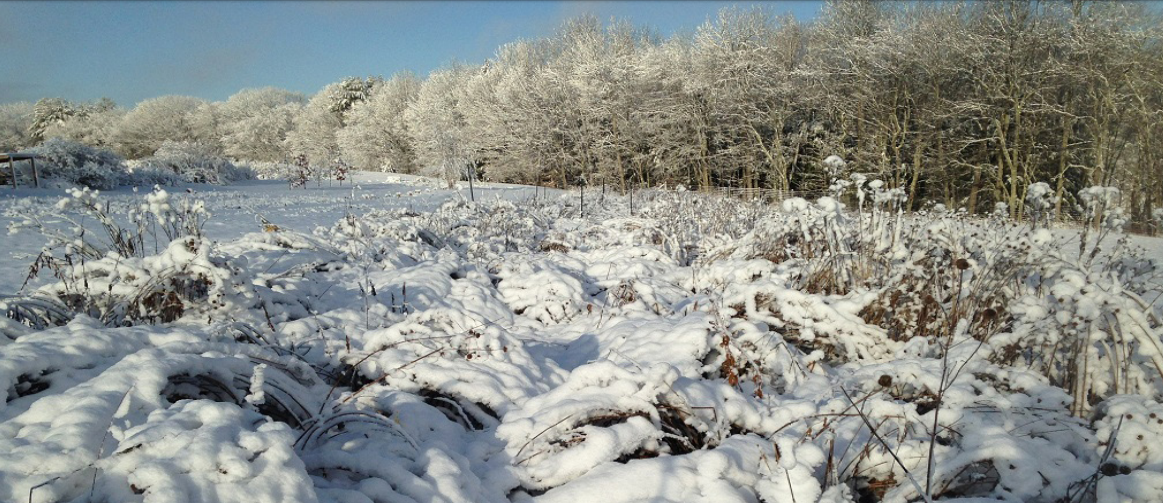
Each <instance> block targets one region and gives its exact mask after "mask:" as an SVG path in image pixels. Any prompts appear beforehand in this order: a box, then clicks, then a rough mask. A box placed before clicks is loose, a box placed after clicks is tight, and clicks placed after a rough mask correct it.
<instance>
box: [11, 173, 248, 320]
mask: <svg viewBox="0 0 1163 503" xmlns="http://www.w3.org/2000/svg"><path fill="white" fill-rule="evenodd" d="M57 208H58V209H59V210H60V211H61V214H62V215H63V216H64V218H65V220H66V221H68V222H70V223H72V225H73V228H72V229H70V230H68V231H61V230H55V229H53V228H51V227H49V226H46V225H45V224H44V223H43V222H41V221H40V220H37V219H32V220H30V221H29V222H26V223H25V225H26V226H27V227H28V228H33V229H39V230H41V231H42V232H45V233H47V234H48V235H49V236H50V241H49V243H48V245H46V247H45V249H44V251H42V252H41V254H40V255H39V256H38V257H37V259H36V262H34V263H33V265H32V269H31V272H30V278H31V277H33V276H36V275H37V274H38V273H39V272H40V271H42V270H48V271H51V273H52V275H53V276H54V277H55V278H56V279H57V280H59V282H58V283H54V284H49V285H45V286H43V287H41V288H39V289H37V291H36V292H35V293H34V294H33V296H34V297H36V296H40V297H48V298H51V299H56V300H57V301H59V303H60V304H61V305H63V306H64V307H66V308H67V309H68V310H70V311H71V312H72V313H84V314H87V315H89V316H91V317H93V318H96V319H99V320H101V321H103V322H105V323H107V324H111V325H121V324H128V323H135V322H147V323H156V322H169V321H173V320H175V319H177V318H179V317H181V316H183V315H187V314H191V313H194V312H197V313H199V314H205V313H208V312H210V311H213V310H215V309H216V308H219V307H226V306H227V303H230V302H233V303H235V304H236V307H237V306H238V305H245V306H250V305H253V303H254V299H253V295H254V294H253V288H252V287H250V285H249V284H248V283H247V282H246V278H247V276H246V275H245V274H244V271H245V263H242V264H236V263H234V262H231V261H229V260H227V259H225V258H223V257H220V256H215V255H214V254H212V253H211V250H210V243H209V241H208V240H206V239H204V238H203V237H202V227H203V225H205V222H206V220H207V219H208V218H209V216H210V215H209V213H208V212H207V211H206V209H205V206H204V203H202V202H201V201H191V200H190V199H189V198H183V199H182V200H181V201H180V202H177V203H174V202H173V201H172V200H171V198H170V195H169V194H168V193H167V192H165V191H164V190H161V188H155V189H154V191H153V192H151V193H149V194H147V195H146V196H145V201H144V203H142V204H141V205H140V207H138V208H134V209H131V210H130V211H129V215H128V216H129V221H130V223H131V224H132V227H130V228H123V227H122V226H121V224H119V223H118V222H117V221H116V220H115V219H114V218H113V216H112V215H111V214H110V213H109V212H108V208H107V207H106V206H104V205H102V204H101V201H100V200H99V193H98V192H93V191H89V189H87V188H86V189H84V190H77V189H73V190H72V191H71V193H70V197H67V198H65V199H62V200H61V201H60V202H59V203H58V205H57ZM83 219H92V220H94V221H96V222H98V223H99V224H100V226H101V229H102V230H103V231H104V235H103V236H104V239H102V238H101V237H100V236H102V235H101V234H100V233H93V232H90V231H86V229H85V227H84V225H83V224H82V220H83ZM166 243H169V244H168V245H167V244H166ZM149 245H153V247H154V253H155V254H151V253H150V251H149V249H148V247H149ZM26 306H27V307H29V309H32V307H34V306H33V305H26ZM39 311H43V309H42V310H39ZM32 312H38V310H36V309H32ZM26 317H27V316H26ZM33 318H34V317H33ZM42 318H43V316H42Z"/></svg>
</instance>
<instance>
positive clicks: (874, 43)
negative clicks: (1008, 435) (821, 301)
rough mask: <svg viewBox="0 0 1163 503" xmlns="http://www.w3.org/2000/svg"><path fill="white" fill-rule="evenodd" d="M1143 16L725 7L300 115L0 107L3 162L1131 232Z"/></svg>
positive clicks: (1026, 4)
mask: <svg viewBox="0 0 1163 503" xmlns="http://www.w3.org/2000/svg"><path fill="white" fill-rule="evenodd" d="M1159 20H1160V17H1159V13H1158V12H1157V11H1156V10H1155V9H1154V8H1153V7H1152V6H1150V5H1147V4H1144V3H1139V2H1105V1H1094V2H1087V1H1081V0H1075V1H1071V2H1039V1H1028V0H1011V1H989V2H985V1H982V2H968V1H960V2H952V1H951V2H916V1H914V2H875V1H865V0H844V1H831V2H827V3H826V4H825V5H824V6H823V8H822V9H821V11H820V13H819V15H818V17H817V18H815V19H813V20H812V21H810V22H802V21H798V20H796V19H794V18H793V17H791V16H777V15H774V14H773V13H772V12H771V10H770V8H768V7H765V6H758V7H753V8H749V9H739V8H727V9H724V10H722V11H720V12H719V13H718V15H717V16H716V17H714V18H713V19H709V20H708V21H707V22H706V23H704V24H702V25H701V26H699V27H697V28H696V29H695V30H693V31H690V32H683V33H678V34H675V35H672V36H669V37H662V36H660V35H659V34H657V33H656V32H654V31H652V30H650V29H648V28H645V27H642V26H637V25H634V24H632V23H631V22H628V21H618V20H615V21H611V22H608V23H604V22H601V21H600V20H598V19H597V18H595V17H593V16H582V17H578V18H575V19H571V20H569V21H567V22H565V23H563V24H562V25H561V26H560V27H559V28H558V30H557V31H556V32H555V33H554V34H553V35H551V36H548V37H544V38H538V39H530V40H518V41H515V42H512V43H509V44H506V45H504V46H502V47H500V48H499V49H498V50H497V51H496V54H495V56H494V57H492V58H490V59H488V60H487V61H485V62H484V63H483V64H481V65H468V64H453V65H449V66H447V67H444V68H441V69H439V70H436V71H433V72H432V73H431V74H430V75H428V76H427V78H420V77H418V76H416V75H414V74H412V73H408V72H402V73H398V74H396V75H393V76H391V77H390V78H387V79H384V78H382V77H368V78H347V79H344V80H342V81H339V82H336V83H333V84H330V85H328V86H326V87H324V88H323V89H322V90H320V91H319V92H318V93H316V94H315V95H313V96H310V97H307V96H304V95H302V94H299V93H294V92H290V91H285V90H281V89H276V88H262V89H247V90H243V91H240V92H239V93H237V94H235V95H234V96H231V97H230V98H229V99H227V100H225V101H222V102H208V101H205V100H201V99H198V98H192V97H185V96H163V97H159V98H154V99H150V100H145V101H143V102H141V103H139V104H137V105H136V106H135V107H133V108H132V109H128V110H126V109H123V108H120V107H117V106H116V105H115V104H113V103H112V102H110V101H108V100H102V101H99V102H95V103H70V102H67V101H65V100H62V99H56V98H53V99H43V100H41V101H40V102H38V103H36V104H35V105H33V104H27V103H17V104H8V105H2V106H0V149H15V148H19V147H24V146H30V145H34V144H36V143H38V142H40V141H42V140H43V139H46V138H50V137H64V138H69V139H74V140H77V141H81V142H84V143H87V144H90V145H94V146H99V147H105V148H109V149H112V150H114V151H116V152H118V153H120V154H121V155H123V156H125V157H128V158H138V157H143V156H148V155H150V154H152V153H153V152H154V151H155V150H156V149H157V148H158V147H159V146H160V145H161V143H162V142H164V141H165V140H175V141H190V142H199V143H202V144H205V145H209V146H212V147H213V148H215V149H218V150H219V151H221V152H222V153H223V154H225V155H228V156H231V157H234V158H236V159H246V160H256V161H286V160H288V159H293V158H298V156H300V155H305V156H306V157H307V158H308V159H309V160H310V162H311V163H317V164H320V165H323V164H327V163H333V162H335V161H336V160H337V159H340V158H341V159H342V160H343V161H344V162H345V163H348V164H350V165H352V166H354V167H356V168H359V169H369V170H387V171H394V172H402V173H415V172H418V173H423V174H430V175H437V176H443V177H445V178H447V179H450V180H452V179H463V178H464V177H466V176H474V177H478V178H483V179H488V180H496V181H508V182H520V183H537V184H546V185H557V186H563V187H565V186H576V185H582V184H585V185H597V184H602V185H606V186H612V187H616V188H618V189H621V190H627V189H628V188H630V187H632V186H642V185H658V184H670V185H676V184H682V185H685V186H688V187H691V188H700V189H704V188H711V187H735V188H749V189H774V190H783V191H804V192H809V193H810V192H819V191H823V190H825V189H826V188H827V187H828V185H829V183H830V182H831V180H832V179H833V178H834V177H837V176H845V175H846V174H847V173H840V172H837V169H835V167H834V165H833V164H829V163H825V162H824V159H826V158H827V157H829V156H831V155H837V156H840V157H841V158H843V159H844V160H845V161H846V162H845V163H844V165H843V168H842V170H843V171H849V172H859V173H865V174H868V175H870V176H875V177H877V178H879V179H881V180H883V181H884V182H885V183H886V185H887V186H888V187H889V188H899V189H902V190H903V191H904V193H905V194H906V196H907V201H906V203H905V204H906V205H907V207H908V208H910V209H918V208H921V207H922V206H924V205H926V204H936V203H940V204H943V205H945V206H946V207H949V208H957V207H962V208H965V209H967V210H968V211H969V212H974V213H976V212H983V211H992V210H995V209H996V208H997V207H999V206H1001V205H1004V208H1005V209H1006V211H1009V212H1010V214H1011V215H1012V216H1017V215H1020V214H1022V212H1023V205H1024V204H1025V200H1026V190H1027V188H1028V187H1029V185H1030V184H1031V183H1034V182H1045V183H1047V184H1049V185H1050V187H1051V188H1052V190H1053V192H1054V195H1055V196H1056V197H1057V199H1056V201H1055V204H1054V214H1055V215H1058V214H1061V213H1064V212H1070V211H1072V209H1073V208H1074V207H1075V201H1074V200H1073V199H1072V198H1073V197H1074V196H1073V194H1076V193H1077V192H1078V191H1079V190H1081V189H1083V188H1086V187H1090V186H1114V187H1118V188H1119V189H1120V192H1121V194H1122V197H1123V201H1122V204H1123V206H1124V207H1125V208H1126V210H1127V211H1128V213H1129V216H1130V218H1131V220H1132V221H1133V222H1138V223H1140V224H1145V223H1147V222H1149V221H1150V219H1151V212H1152V209H1153V208H1155V207H1156V206H1160V205H1163V157H1161V156H1163V46H1161V39H1160V23H1159Z"/></svg>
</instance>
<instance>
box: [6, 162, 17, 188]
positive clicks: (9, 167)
mask: <svg viewBox="0 0 1163 503" xmlns="http://www.w3.org/2000/svg"><path fill="white" fill-rule="evenodd" d="M8 170H9V171H11V172H12V190H16V164H14V163H13V162H12V158H11V157H9V158H8Z"/></svg>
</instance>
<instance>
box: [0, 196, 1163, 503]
mask: <svg viewBox="0 0 1163 503" xmlns="http://www.w3.org/2000/svg"><path fill="white" fill-rule="evenodd" d="M187 187H188V188H189V189H190V191H187V190H186V188H187ZM836 188H837V191H836V192H835V193H834V194H832V195H830V196H828V197H823V198H820V199H817V200H816V201H814V202H813V201H806V200H803V199H789V200H786V201H783V203H782V204H781V205H778V206H765V205H763V204H760V203H756V202H741V201H735V200H730V199H724V198H718V197H715V196H708V195H703V194H698V193H694V192H691V191H674V192H667V191H643V192H640V193H638V194H636V195H635V197H636V200H635V209H636V210H635V213H634V214H633V215H630V213H629V211H628V201H627V200H626V199H623V198H622V197H620V196H617V195H614V194H613V193H612V191H611V193H610V194H607V195H605V196H603V195H601V194H600V193H595V192H593V191H591V194H589V195H587V196H588V197H587V201H586V203H587V205H586V214H585V216H584V217H583V216H582V215H581V212H580V208H579V207H578V203H579V202H580V201H579V197H578V194H576V193H569V192H560V191H549V192H548V193H546V192H545V191H542V190H539V189H533V188H530V187H520V186H507V185H500V184H480V185H476V186H474V191H475V199H476V201H475V202H474V201H471V200H469V196H468V190H467V187H459V186H458V187H455V188H453V189H447V188H445V185H444V183H443V182H438V181H432V180H427V179H423V178H416V177H409V176H402V175H386V174H372V173H355V174H354V180H353V184H352V185H348V184H344V185H343V186H326V183H324V184H320V183H319V182H316V181H312V182H309V183H308V185H307V188H306V189H305V190H304V189H301V188H297V189H291V188H289V187H288V186H287V184H286V183H285V182H278V181H243V182H239V183H237V184H235V185H230V186H206V185H190V186H181V187H173V188H166V189H165V190H162V189H160V188H155V189H153V190H150V189H149V188H138V189H137V190H136V191H135V190H133V189H128V188H127V189H117V190H110V191H101V192H93V191H84V190H80V191H60V190H51V189H45V190H39V191H34V190H19V191H14V192H13V193H12V194H10V195H4V197H3V198H0V212H2V215H3V216H2V217H0V219H3V220H4V223H5V224H6V226H8V228H10V229H11V230H12V233H10V234H9V235H7V236H5V237H4V238H3V239H4V245H5V246H4V256H3V257H0V264H3V265H4V267H2V268H0V292H3V293H4V294H5V295H6V298H4V299H3V300H2V301H0V304H3V307H4V308H5V309H6V311H8V312H9V314H10V317H9V318H3V319H0V386H2V387H3V388H4V389H5V390H6V400H5V402H4V403H3V404H2V405H0V452H4V453H5V455H4V456H0V500H3V501H28V500H30V496H29V495H30V493H31V501H39V502H50V501H159V502H160V501H167V502H168V501H190V502H195V501H197V502H230V501H239V502H241V501H272V502H274V501H305V502H313V501H322V502H331V501H335V502H369V501H370V502H386V501H406V502H408V501H411V502H430V501H438V502H510V501H512V502H529V501H535V502H558V501H561V502H565V501H593V500H596V499H600V500H603V501H609V502H638V501H652V502H686V501H706V502H724V501H739V502H759V501H767V502H773V501H800V502H808V501H827V502H851V501H857V500H864V499H870V500H880V501H917V500H924V499H927V498H931V499H934V500H935V499H956V498H964V499H966V500H972V499H978V500H985V499H990V500H1003V501H1031V500H1058V499H1060V498H1065V499H1069V498H1070V496H1071V495H1074V496H1075V497H1077V496H1078V495H1080V494H1088V495H1090V496H1088V497H1091V498H1095V499H1097V500H1099V501H1158V500H1160V499H1161V498H1163V450H1160V449H1158V448H1156V447H1155V446H1154V444H1152V442H1151V439H1154V438H1157V437H1158V435H1160V434H1163V405H1160V404H1161V403H1163V340H1161V336H1163V323H1161V322H1160V319H1161V318H1163V305H1161V304H1160V301H1159V300H1158V299H1159V298H1160V296H1163V295H1161V294H1163V282H1161V276H1160V273H1159V268H1158V265H1159V262H1160V261H1161V260H1163V240H1160V239H1157V238H1147V237H1142V236H1131V237H1127V236H1126V235H1124V234H1122V233H1121V231H1120V230H1118V229H1117V227H1118V225H1117V224H1118V222H1117V221H1114V220H1111V221H1110V222H1109V223H1110V228H1109V229H1108V230H1106V231H1103V232H1096V233H1092V234H1089V235H1088V234H1086V233H1082V232H1080V230H1078V229H1069V228H1061V227H1057V228H1052V229H1047V228H1044V227H1045V226H1044V225H1038V226H1034V225H1031V224H1020V223H1011V222H1008V221H1005V220H1003V219H1000V218H999V217H990V218H987V219H977V218H971V217H968V216H966V215H964V214H958V213H952V212H947V211H941V212H936V213H932V214H923V213H918V214H914V215H904V214H902V213H901V212H900V211H899V197H898V194H896V193H895V192H893V191H891V190H887V189H885V188H884V186H883V184H882V183H879V181H878V180H867V179H866V178H864V177H853V178H852V180H851V183H847V182H846V183H844V184H837V185H836ZM1043 189H1046V190H1048V188H1043ZM1037 190H1042V189H1036V190H1034V191H1033V192H1032V193H1035V192H1037ZM1046 190H1043V192H1041V193H1036V194H1035V196H1036V197H1035V199H1037V200H1039V201H1041V200H1042V199H1044V198H1045V197H1046V196H1047V195H1048V194H1049V192H1047V191H1046ZM1091 193H1093V194H1092V195H1093V197H1092V199H1094V200H1095V201H1097V202H1096V203H1095V208H1096V211H1098V209H1101V208H1098V205H1100V204H1105V203H1106V202H1109V200H1111V198H1113V197H1117V194H1112V193H1110V192H1109V191H1102V190H1097V189H1096V190H1093V191H1091ZM866 196H868V197H866ZM1088 197H1090V196H1088ZM1038 198H1042V199H1038ZM60 201H63V202H60ZM106 205H108V208H110V213H111V214H112V215H113V216H112V217H111V218H109V219H105V220H103V219H102V218H103V217H100V215H101V213H100V212H99V211H98V210H100V209H101V208H105V207H106ZM1043 209H1044V208H1043ZM1096 215H1097V213H1096ZM1104 218H1105V217H1104ZM1108 220H1109V219H1108ZM1115 220H1117V219H1115ZM106 226H113V227H115V228H119V229H121V230H123V231H126V232H131V233H133V232H139V233H141V235H142V236H147V237H148V238H147V239H142V240H140V241H134V243H138V244H136V245H133V246H131V247H130V249H120V248H117V246H116V243H109V242H102V241H101V240H102V239H104V236H106V235H107V233H105V231H104V230H103V229H104V228H105V227H106ZM81 228H83V229H84V230H85V232H84V233H83V234H82V233H81V232H80V229H81ZM155 239H156V242H155V241H154V240H155ZM1080 241H1082V242H1083V246H1079V242H1080ZM1096 246H1097V250H1098V251H1094V250H1095V249H1096ZM46 248H47V251H50V252H51V255H50V256H47V258H44V257H42V259H41V260H40V261H38V263H40V264H43V266H42V268H41V270H40V271H39V274H38V276H37V277H36V278H34V279H33V280H32V281H31V282H30V283H29V284H28V285H27V286H25V287H24V288H23V289H22V285H23V283H24V280H25V276H26V275H27V272H28V264H30V263H32V262H33V260H34V259H35V258H36V257H37V255H38V254H39V253H40V252H41V251H42V249H46ZM1092 252H1093V253H1092ZM70 260H71V261H72V262H69V261H70ZM54 267H55V269H54ZM1074 362H1077V365H1076V364H1075V363H1074ZM1084 363H1085V364H1084ZM1079 397H1083V398H1082V400H1079ZM934 425H936V426H937V429H936V431H934V430H933V428H934ZM1076 499H1077V498H1076Z"/></svg>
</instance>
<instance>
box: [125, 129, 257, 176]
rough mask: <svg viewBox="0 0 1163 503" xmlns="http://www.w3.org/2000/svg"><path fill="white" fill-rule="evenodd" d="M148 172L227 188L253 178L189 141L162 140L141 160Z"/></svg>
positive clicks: (198, 144) (250, 174) (220, 157)
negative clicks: (161, 173)
mask: <svg viewBox="0 0 1163 503" xmlns="http://www.w3.org/2000/svg"><path fill="white" fill-rule="evenodd" d="M142 166H143V167H145V168H146V169H151V170H158V171H161V170H169V171H170V172H172V173H175V174H177V175H178V176H180V177H181V179H182V181H184V182H187V183H211V184H216V185H228V184H230V183H231V182H234V181H237V180H249V179H253V178H254V173H253V172H252V171H250V170H248V169H245V168H240V167H238V166H235V165H234V163H232V162H230V160H229V159H227V158H225V157H223V156H222V155H220V154H218V153H217V151H216V150H215V149H214V148H213V147H210V146H208V145H205V144H202V143H198V142H188V141H168V140H167V141H165V142H164V143H162V145H161V147H160V148H158V149H157V152H155V153H154V155H153V156H152V157H148V158H146V159H144V160H143V161H142Z"/></svg>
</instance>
